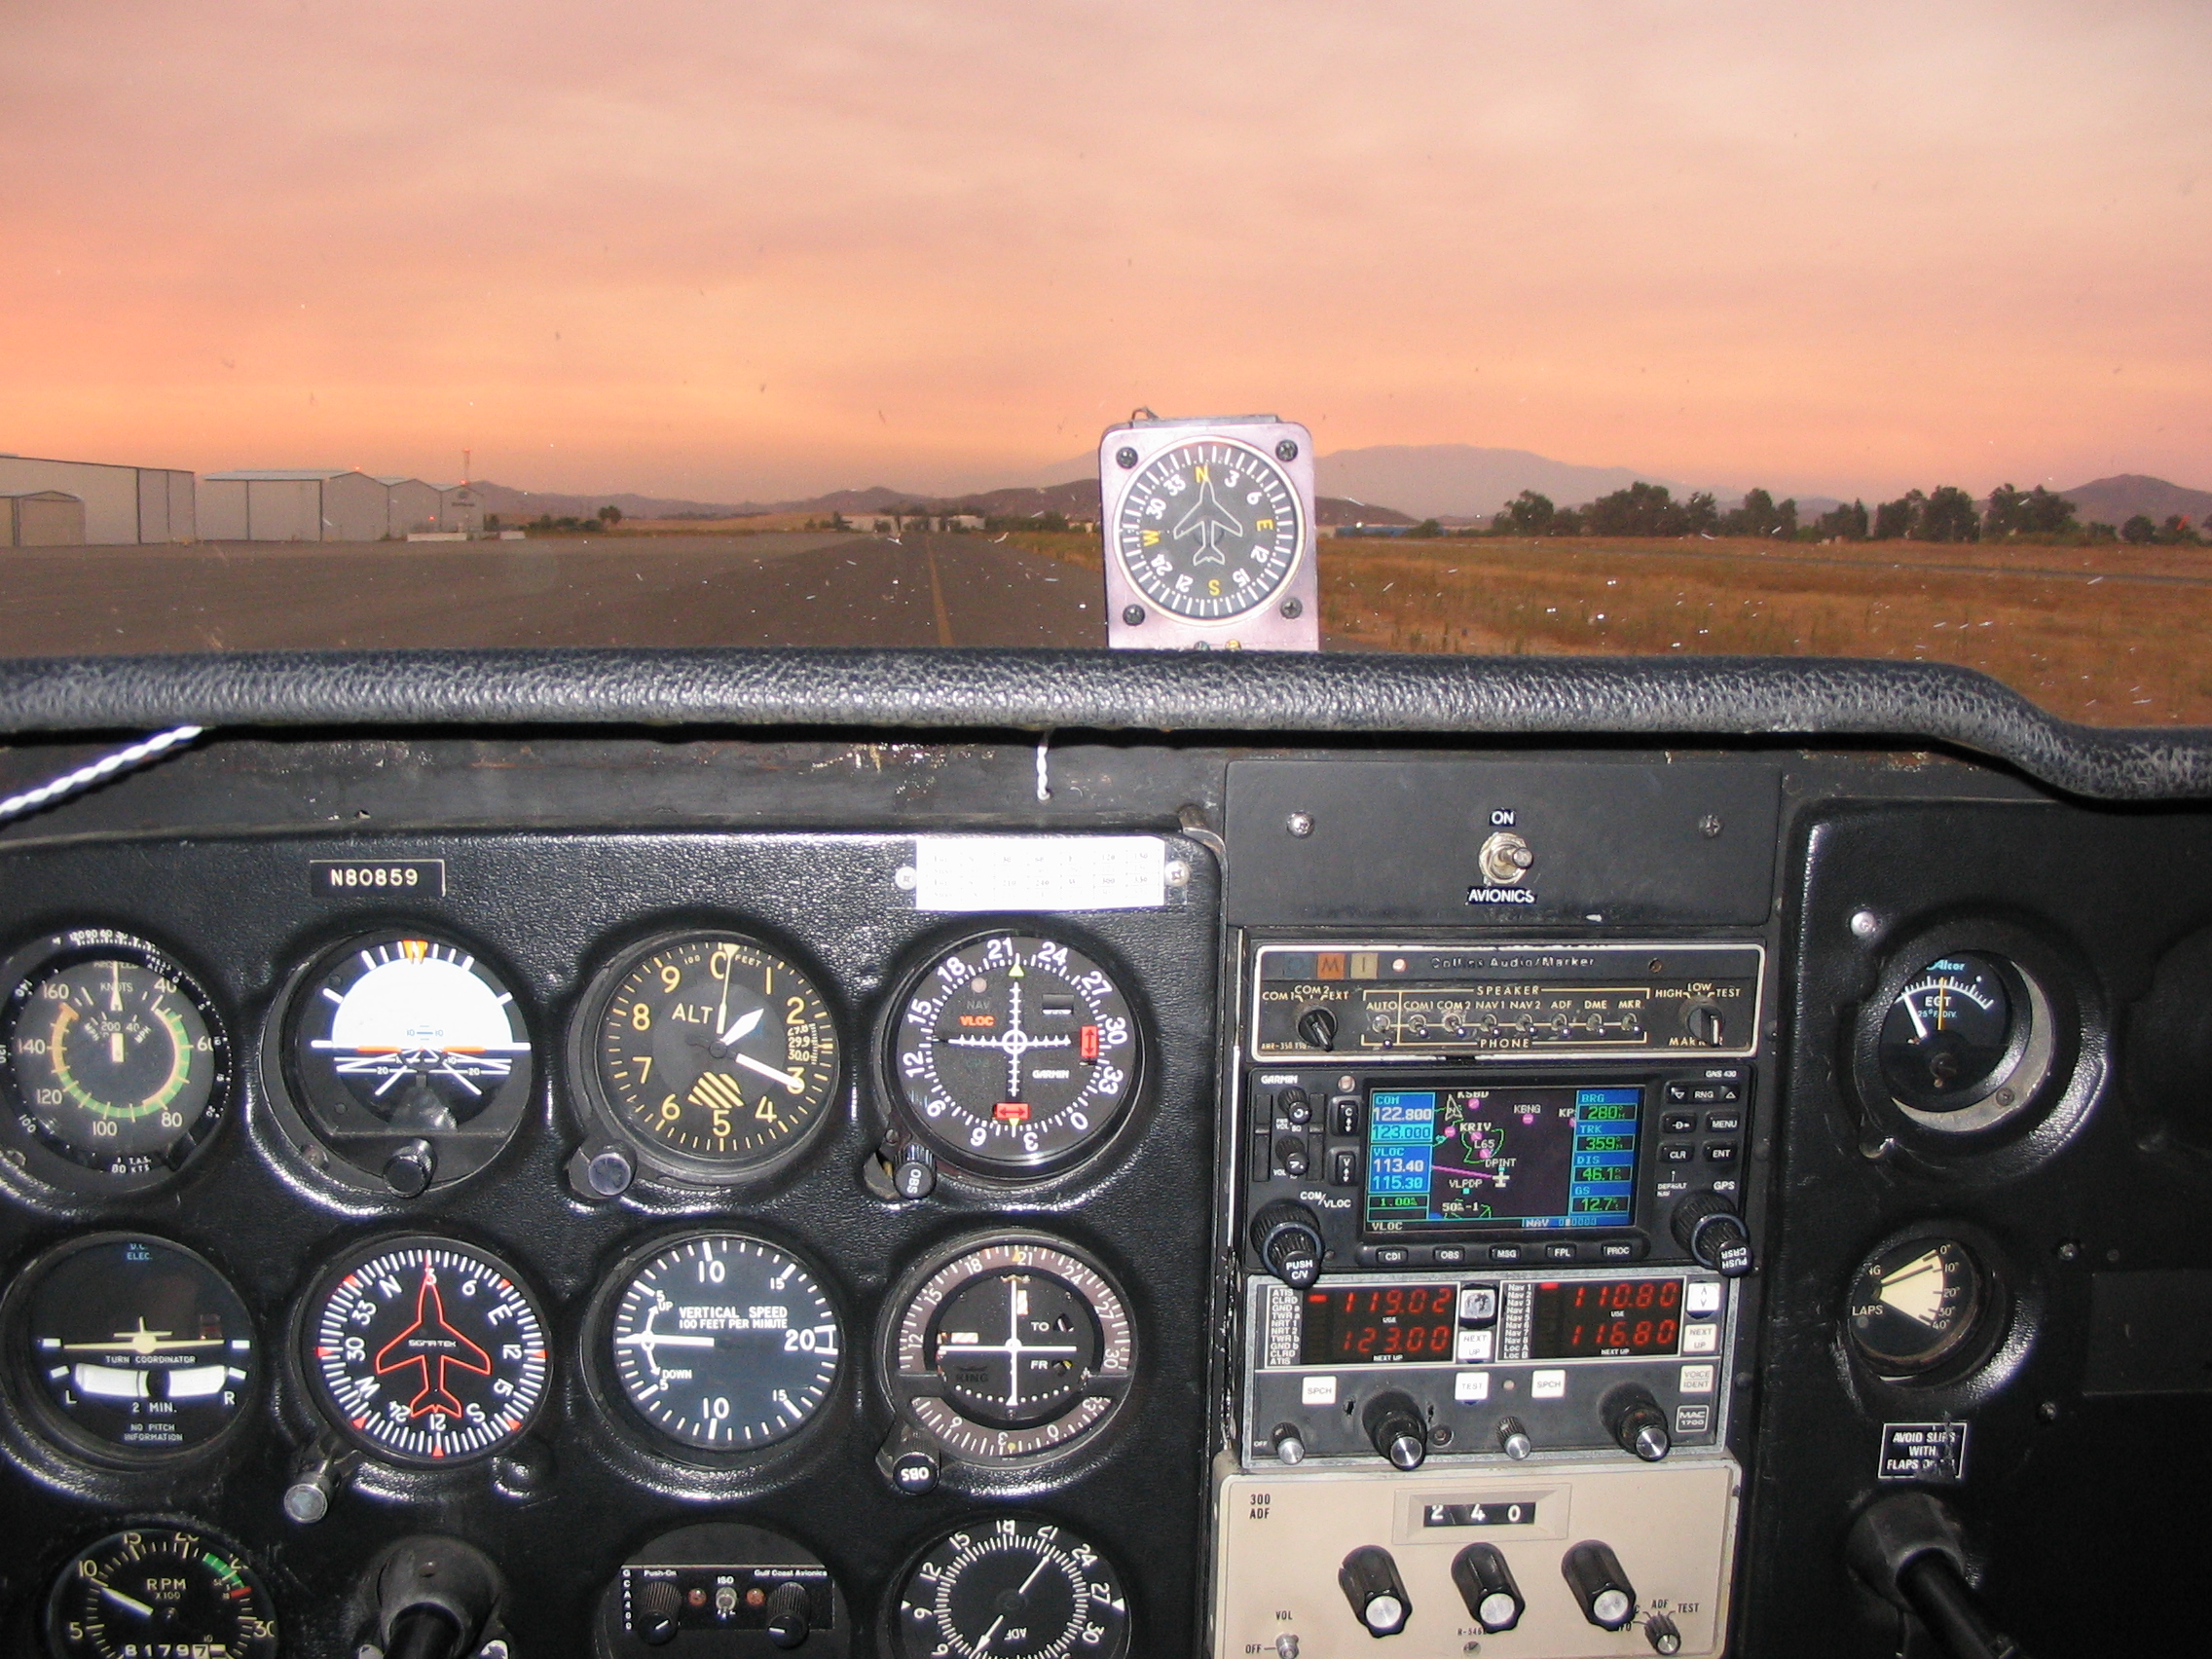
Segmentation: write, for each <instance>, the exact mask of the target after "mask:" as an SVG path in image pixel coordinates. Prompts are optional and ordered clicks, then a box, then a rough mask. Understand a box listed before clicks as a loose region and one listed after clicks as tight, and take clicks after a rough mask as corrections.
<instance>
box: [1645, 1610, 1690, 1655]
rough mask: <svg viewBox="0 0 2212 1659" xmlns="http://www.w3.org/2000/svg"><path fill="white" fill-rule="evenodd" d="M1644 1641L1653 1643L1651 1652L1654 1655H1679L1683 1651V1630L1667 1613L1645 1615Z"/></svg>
mask: <svg viewBox="0 0 2212 1659" xmlns="http://www.w3.org/2000/svg"><path fill="white" fill-rule="evenodd" d="M1643 1639H1644V1641H1648V1642H1650V1643H1651V1651H1652V1652H1654V1653H1679V1652H1680V1651H1681V1650H1682V1633H1681V1629H1680V1627H1679V1626H1677V1624H1676V1623H1675V1621H1674V1620H1673V1619H1671V1618H1669V1617H1668V1616H1667V1615H1666V1614H1665V1613H1646V1614H1644V1615H1643Z"/></svg>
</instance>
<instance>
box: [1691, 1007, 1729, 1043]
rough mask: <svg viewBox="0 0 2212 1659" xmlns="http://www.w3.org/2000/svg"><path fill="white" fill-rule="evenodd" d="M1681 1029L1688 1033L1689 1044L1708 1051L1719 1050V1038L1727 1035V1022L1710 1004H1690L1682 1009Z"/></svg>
mask: <svg viewBox="0 0 2212 1659" xmlns="http://www.w3.org/2000/svg"><path fill="white" fill-rule="evenodd" d="M1682 1029H1683V1030H1684V1031H1686V1032H1688V1033H1689V1038H1690V1041H1691V1042H1693V1043H1702V1044H1703V1045H1705V1047H1707V1048H1708V1049H1717V1048H1719V1047H1720V1040H1721V1038H1723V1037H1725V1036H1726V1035H1727V1034H1728V1025H1727V1021H1726V1020H1724V1019H1723V1018H1722V1017H1721V1015H1720V1011H1719V1010H1718V1009H1716V1008H1714V1006H1713V1005H1712V1004H1711V1003H1691V1004H1690V1005H1689V1007H1687V1008H1685V1009H1683V1010H1682Z"/></svg>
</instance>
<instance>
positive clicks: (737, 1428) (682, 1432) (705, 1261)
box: [608, 1233, 844, 1453]
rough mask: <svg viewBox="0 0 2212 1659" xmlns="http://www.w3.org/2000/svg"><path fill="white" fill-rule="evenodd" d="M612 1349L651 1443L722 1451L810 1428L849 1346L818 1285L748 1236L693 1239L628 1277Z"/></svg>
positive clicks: (657, 1253) (659, 1250) (669, 1247)
mask: <svg viewBox="0 0 2212 1659" xmlns="http://www.w3.org/2000/svg"><path fill="white" fill-rule="evenodd" d="M618 1276H625V1275H618ZM608 1343H609V1346H610V1347H611V1350H612V1359H613V1365H614V1374H615V1376H616V1378H617V1379H618V1380H619V1381H620V1383H621V1384H622V1396H623V1398H624V1399H626V1400H628V1401H629V1403H630V1405H631V1407H632V1408H633V1409H634V1410H635V1411H636V1412H637V1414H638V1415H639V1416H640V1417H642V1418H644V1419H645V1421H646V1422H647V1423H649V1424H651V1425H652V1427H653V1429H654V1431H655V1432H656V1433H658V1434H661V1435H665V1436H666V1437H667V1438H668V1439H670V1440H672V1441H674V1442H675V1443H676V1444H677V1445H679V1446H683V1447H688V1448H690V1449H691V1450H693V1451H699V1452H721V1453H730V1452H735V1453H745V1452H757V1451H759V1450H761V1449H762V1448H763V1447H768V1446H773V1445H775V1444H776V1443H777V1442H778V1441H782V1440H789V1439H790V1438H791V1437H792V1436H793V1435H794V1434H796V1433H797V1432H798V1431H799V1430H800V1429H802V1428H804V1427H805V1426H806V1425H807V1424H808V1423H809V1422H811V1421H812V1420H813V1419H814V1417H815V1414H816V1413H818V1412H820V1411H821V1409H822V1408H823V1406H824V1405H825V1404H827V1403H828V1401H829V1399H830V1389H831V1388H832V1387H834V1386H835V1384H836V1381H837V1363H838V1356H839V1354H840V1353H841V1352H842V1351H843V1347H844V1344H843V1342H842V1340H841V1333H840V1331H839V1327H838V1324H837V1314H836V1310H835V1309H832V1308H831V1307H830V1299H829V1298H828V1297H827V1296H825V1295H823V1293H822V1287H821V1285H820V1284H818V1283H817V1282H816V1281H815V1278H814V1275H813V1274H812V1273H810V1272H807V1270H806V1269H805V1268H804V1267H802V1266H801V1265H800V1264H799V1263H798V1261H797V1260H796V1259H794V1258H793V1257H792V1256H791V1255H789V1254H787V1253H786V1252H785V1251H783V1250H780V1249H778V1248H777V1247H776V1246H775V1245H773V1244H769V1243H765V1242H763V1241H762V1240H760V1239H758V1238H749V1237H747V1236H746V1235H744V1234H742V1233H700V1234H695V1235H692V1236H690V1237H688V1238H681V1239H677V1240H675V1241H674V1242H672V1243H669V1244H665V1245H660V1246H656V1247H655V1248H654V1250H653V1251H652V1253H651V1254H650V1255H648V1256H646V1257H645V1259H644V1260H643V1261H639V1262H636V1263H635V1265H634V1266H632V1267H630V1268H628V1269H627V1270H626V1281H625V1282H624V1283H623V1284H622V1288H621V1291H620V1294H619V1296H618V1298H617V1300H616V1301H615V1304H614V1311H613V1316H612V1319H611V1320H610V1322H609V1327H608Z"/></svg>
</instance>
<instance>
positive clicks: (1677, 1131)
mask: <svg viewBox="0 0 2212 1659" xmlns="http://www.w3.org/2000/svg"><path fill="white" fill-rule="evenodd" d="M1659 1132H1660V1133H1661V1134H1666V1135H1694V1134H1696V1133H1697V1114H1696V1113H1695V1112H1670V1113H1668V1114H1667V1115H1666V1116H1665V1117H1664V1118H1661V1119H1660V1120H1659Z"/></svg>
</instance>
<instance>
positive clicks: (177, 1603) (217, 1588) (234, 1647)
mask: <svg viewBox="0 0 2212 1659" xmlns="http://www.w3.org/2000/svg"><path fill="white" fill-rule="evenodd" d="M46 1640H47V1643H48V1645H49V1646H50V1647H52V1648H53V1650H54V1652H55V1659H163V1656H166V1655H175V1656H176V1659H276V1607H275V1605H274V1604H272V1603H271V1602H270V1600H269V1592H268V1591H267V1590H265V1589H263V1588H262V1584H261V1579H260V1577H259V1576H258V1575H257V1574H256V1573H255V1572H254V1570H253V1568H252V1567H251V1566H249V1565H248V1564H247V1562H246V1560H245V1558H244V1557H243V1556H241V1555H240V1554H239V1552H238V1551H236V1550H234V1549H233V1548H231V1546H230V1545H228V1544H226V1543H224V1542H222V1541H221V1540H220V1539H217V1538H214V1537H210V1536H209V1535H208V1534H207V1533H205V1532H196V1531H189V1530H185V1529H184V1528H181V1527H140V1528H136V1529H133V1530H130V1531H128V1532H117V1533H115V1534H113V1535H112V1536H109V1537H105V1538H102V1539H101V1540H100V1541H99V1542H98V1543H96V1544H94V1545H92V1547H91V1548H90V1549H87V1550H84V1551H82V1552H80V1553H79V1554H78V1555H77V1556H76V1558H75V1559H74V1560H72V1561H71V1562H70V1563H69V1565H68V1566H67V1567H63V1568H62V1569H61V1572H60V1575H59V1576H58V1577H56V1578H55V1581H54V1590H53V1593H52V1594H51V1595H49V1596H48V1598H47V1603H46Z"/></svg>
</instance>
